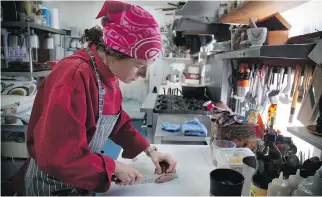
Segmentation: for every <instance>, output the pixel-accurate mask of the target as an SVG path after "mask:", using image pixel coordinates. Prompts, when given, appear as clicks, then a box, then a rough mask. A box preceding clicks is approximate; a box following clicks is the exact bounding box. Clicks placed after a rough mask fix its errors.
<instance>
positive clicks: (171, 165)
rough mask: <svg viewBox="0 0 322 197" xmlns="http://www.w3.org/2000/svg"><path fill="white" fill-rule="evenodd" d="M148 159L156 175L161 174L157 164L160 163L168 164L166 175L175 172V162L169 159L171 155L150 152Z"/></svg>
mask: <svg viewBox="0 0 322 197" xmlns="http://www.w3.org/2000/svg"><path fill="white" fill-rule="evenodd" d="M150 157H151V160H152V162H153V163H154V165H155V167H156V169H157V173H158V174H162V169H161V167H160V164H159V162H161V161H165V162H167V163H168V164H169V168H168V169H167V171H166V173H172V172H174V171H175V170H176V165H177V161H176V160H174V159H173V158H172V157H171V155H169V154H165V153H160V152H158V151H152V152H151V153H150Z"/></svg>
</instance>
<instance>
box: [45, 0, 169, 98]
mask: <svg viewBox="0 0 322 197" xmlns="http://www.w3.org/2000/svg"><path fill="white" fill-rule="evenodd" d="M128 2H129V3H132V4H135V5H139V6H141V7H143V8H144V9H146V10H147V11H148V12H150V13H151V14H152V15H153V16H154V17H155V19H156V20H157V22H158V23H159V25H160V26H163V25H165V23H166V22H169V21H172V19H173V17H172V16H166V15H165V14H164V12H162V11H158V10H155V8H158V7H165V6H167V2H166V1H128ZM103 3H104V1H44V5H45V6H46V7H48V8H57V9H58V13H59V21H60V28H61V29H70V28H71V27H72V26H75V27H78V28H80V29H81V32H83V31H84V29H86V28H91V27H93V26H95V25H100V20H99V19H95V18H96V16H97V14H98V12H99V11H100V9H101V7H102V5H103ZM167 7H168V6H167ZM163 68H168V63H166V62H164V61H163V60H162V59H161V58H160V59H159V60H158V61H157V62H155V63H154V65H152V66H151V67H150V69H149V73H150V75H149V82H147V81H145V80H143V79H140V80H138V81H137V82H134V83H132V84H130V85H126V84H121V85H120V87H121V90H122V93H123V97H124V99H125V100H126V99H134V100H136V101H138V102H139V103H142V102H143V101H144V98H145V96H146V94H147V92H148V90H150V92H151V91H152V89H153V87H154V86H158V85H160V83H161V81H162V74H163Z"/></svg>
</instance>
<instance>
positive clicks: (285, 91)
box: [280, 67, 292, 104]
mask: <svg viewBox="0 0 322 197" xmlns="http://www.w3.org/2000/svg"><path fill="white" fill-rule="evenodd" d="M291 83H292V67H288V68H287V85H286V87H285V88H284V89H283V92H282V94H281V96H280V101H281V102H282V103H284V104H289V103H290V102H291V101H292V100H291V98H290V93H291V88H292V87H291V86H292V85H291Z"/></svg>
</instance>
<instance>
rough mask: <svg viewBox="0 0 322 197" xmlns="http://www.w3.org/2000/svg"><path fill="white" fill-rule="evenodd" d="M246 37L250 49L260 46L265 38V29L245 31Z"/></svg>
mask: <svg viewBox="0 0 322 197" xmlns="http://www.w3.org/2000/svg"><path fill="white" fill-rule="evenodd" d="M247 37H248V40H249V42H250V44H251V45H252V47H256V46H262V45H263V44H264V42H265V40H266V37H267V28H266V27H258V28H249V29H247Z"/></svg>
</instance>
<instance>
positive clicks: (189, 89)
mask: <svg viewBox="0 0 322 197" xmlns="http://www.w3.org/2000/svg"><path fill="white" fill-rule="evenodd" d="M181 88H182V89H181V92H182V95H183V97H186V98H196V99H198V98H204V97H205V96H204V95H205V91H206V86H200V85H182V86H181Z"/></svg>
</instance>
